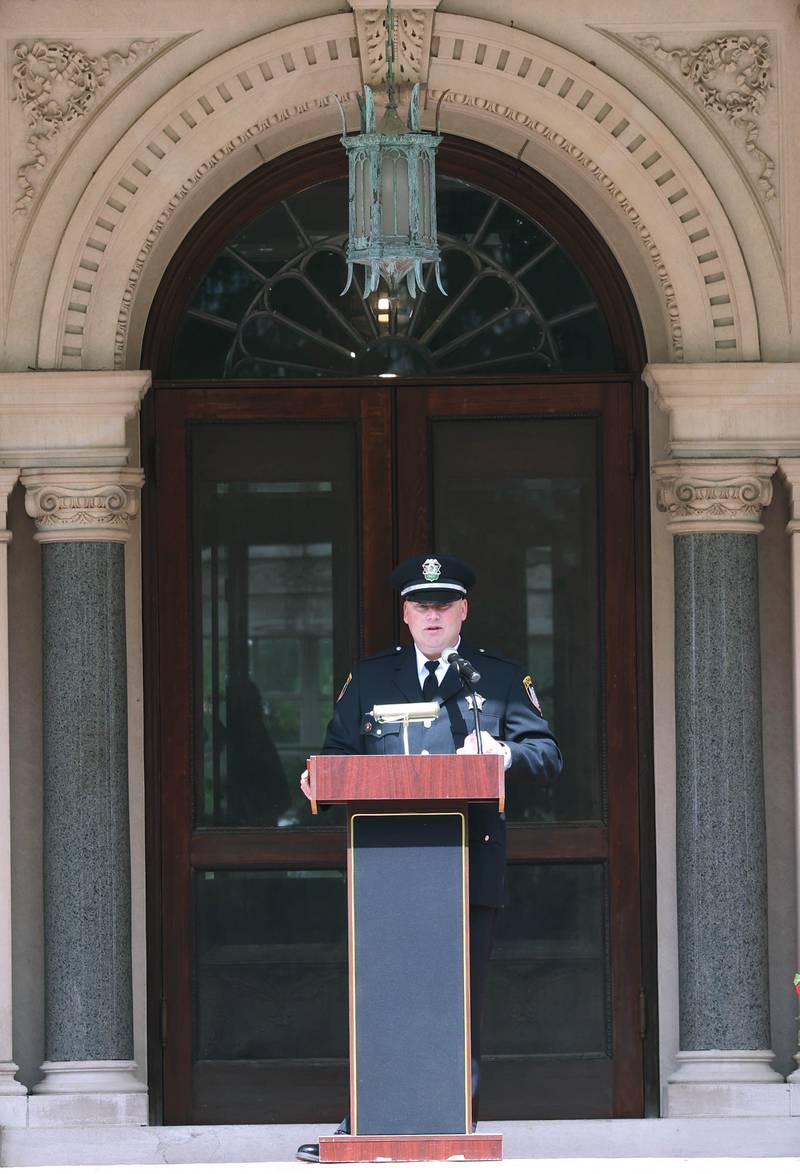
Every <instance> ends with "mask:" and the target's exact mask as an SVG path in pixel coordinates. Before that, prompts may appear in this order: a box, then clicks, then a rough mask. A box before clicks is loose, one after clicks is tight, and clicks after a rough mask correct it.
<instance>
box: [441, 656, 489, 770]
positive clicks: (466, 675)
mask: <svg viewBox="0 0 800 1174" xmlns="http://www.w3.org/2000/svg"><path fill="white" fill-rule="evenodd" d="M442 660H443V661H444V662H445V663H446V664H451V665H453V667H454V668H455V670H456V672H457V673H458V674H459V676H460V677H461V680H462V681H463V682H464V684H465V685H466V687H467V688H468V689H469V691H470V693H471V694H472V713H473V717H474V719H475V741H476V743H477V748H478V753H479V754H483V742H482V740H481V715H480V706H479V705H478V698H477V697H476V696H475V686H476V685H477V684H478V681H480V679H481V674H480V673H479V672H478V670H477V669H476V668H474V667H473V666H472V665H471V664H470V663H469V661H468V660H465V659H464V657H463V656H459V655H458V649H457V648H445V650H444V652H443V653H442Z"/></svg>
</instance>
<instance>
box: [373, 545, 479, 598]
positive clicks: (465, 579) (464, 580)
mask: <svg viewBox="0 0 800 1174" xmlns="http://www.w3.org/2000/svg"><path fill="white" fill-rule="evenodd" d="M474 582H475V572H474V571H473V569H472V567H468V566H467V564H466V563H462V561H461V559H458V558H453V556H452V555H449V554H417V555H415V556H414V557H413V558H407V559H406V561H405V562H403V563H400V565H399V566H398V567H395V569H394V571H393V572H392V578H391V583H392V586H393V587H394V589H395V590H396V591H399V592H400V596H401V598H402V599H412V600H417V601H420V602H427V603H450V602H452V600H454V599H464V597H465V596H466V594H467V591H468V590H469V589H470V587H471V586H472V585H473V583H474Z"/></svg>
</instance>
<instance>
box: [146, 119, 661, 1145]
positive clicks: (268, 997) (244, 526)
mask: <svg viewBox="0 0 800 1174" xmlns="http://www.w3.org/2000/svg"><path fill="white" fill-rule="evenodd" d="M439 166H440V175H441V177H442V181H441V192H440V204H439V207H440V224H441V229H442V243H443V251H444V261H445V265H444V272H445V282H446V285H447V286H448V290H449V296H448V298H447V299H442V298H441V297H440V295H438V294H434V293H432V292H429V293H428V294H426V295H424V296H423V297H422V298H421V299H420V301H419V302H417V303H416V304H412V303H409V302H407V301H405V300H404V299H393V298H389V297H387V296H386V293H385V291H379V293H378V295H376V296H375V298H374V299H372V300H371V301H368V302H367V303H362V301H361V299H360V297H359V296H358V294H357V293H353V294H352V296H348V298H346V299H342V300H341V302H339V300H338V291H339V290H340V289H341V287H342V284H343V280H342V279H341V278H342V271H343V261H342V253H341V244H342V239H343V232H344V225H345V222H346V221H345V216H344V212H343V203H342V201H343V198H345V199H346V191H345V188H344V181H343V175H344V156H343V152H342V151H341V148H340V147H339V145H338V143H324V144H317V145H315V146H314V148H312V149H306V150H302V151H300V152H296V153H294V154H293V155H291V156H287V157H285V158H284V159H282V160H279V161H277V162H276V163H272V164H270V165H268V166H267V167H265V168H264V169H262V170H261V171H260V172H258V173H256V174H255V175H253V176H251V177H249V178H248V179H246V180H244V181H243V182H242V183H241V184H240V185H239V186H238V187H237V188H236V189H235V190H234V191H232V192H230V193H228V195H226V196H225V197H224V199H223V200H220V201H219V202H218V203H217V205H215V206H214V207H213V208H212V209H211V210H210V211H209V213H207V214H206V216H205V217H204V218H203V220H202V221H201V222H200V224H198V226H197V228H196V229H195V231H194V232H193V233H192V234H191V236H190V237H189V238H188V239H187V241H185V242H184V245H183V246H182V248H181V249H180V250H179V252H178V254H177V255H176V257H175V258H174V260H173V263H172V265H171V267H170V270H169V271H168V273H167V274H166V276H165V279H164V281H163V282H162V285H161V288H160V290H159V295H158V297H157V299H156V302H155V304H154V306H153V310H152V312H151V315H150V319H149V323H148V330H147V335H146V340H145V361H146V362H147V363H148V364H149V365H150V366H152V368H153V370H154V373H155V375H156V380H157V381H156V384H155V387H154V392H153V395H152V397H151V400H150V403H149V405H148V409H147V416H146V420H145V432H146V441H147V443H148V444H151V443H152V446H153V452H154V454H155V455H154V458H153V469H152V477H151V481H150V486H151V488H150V489H149V490H148V499H147V501H146V503H145V509H146V524H147V527H148V533H149V534H150V536H151V547H150V549H151V552H152V556H153V557H152V561H151V572H152V573H151V575H150V583H151V591H152V598H153V607H152V608H151V609H150V610H151V612H152V613H153V614H154V616H155V615H157V623H156V621H155V620H154V626H153V631H152V632H151V641H150V647H151V655H150V664H151V666H152V671H151V673H150V680H151V686H152V688H151V698H150V707H149V708H150V713H151V719H152V720H151V723H150V761H151V767H152V770H151V782H150V793H151V800H152V802H151V811H152V814H153V820H152V827H153V841H154V848H155V841H156V840H157V842H158V853H159V858H160V861H161V876H160V879H159V881H158V883H157V885H156V883H155V880H154V877H153V869H152V868H151V870H150V876H151V897H152V899H151V911H152V913H153V919H152V920H153V923H154V925H157V926H158V928H157V930H156V931H155V932H154V935H153V940H152V941H151V958H152V960H153V961H152V966H151V976H153V977H154V978H155V979H156V982H157V988H158V992H159V994H160V998H159V1003H160V1006H159V1017H158V1022H160V1023H161V1024H162V1027H163V1030H162V1032H161V1035H162V1038H160V1039H159V1041H158V1043H159V1047H160V1048H161V1049H162V1051H161V1054H162V1055H163V1073H160V1074H159V1073H156V1074H154V1075H155V1076H156V1082H157V1078H158V1076H159V1075H162V1076H163V1100H164V1117H165V1120H166V1121H168V1122H180V1121H196V1122H210V1121H262V1120H274V1121H290V1120H298V1119H300V1120H325V1119H335V1118H336V1117H337V1116H340V1115H341V1114H342V1112H343V1109H344V1096H345V1084H346V1047H347V1044H346V1013H345V1000H346V996H345V966H346V955H345V949H344V945H345V936H344V934H345V921H344V901H343V871H342V870H343V866H344V838H343V834H342V831H341V829H340V828H339V827H338V826H337V817H336V813H335V812H329V813H328V814H327V815H326V816H324V817H323V818H322V819H320V820H317V821H314V823H313V825H312V821H311V820H310V817H309V816H308V813H307V811H306V810H305V808H304V806H303V805H302V804H301V803H300V802H299V796H298V794H297V789H296V784H295V778H296V775H297V773H298V771H299V768H300V767H301V765H302V763H303V761H304V759H305V757H306V755H307V754H308V753H311V752H313V751H314V749H315V748H316V747H317V746H318V745H319V743H320V741H321V738H322V733H323V730H324V725H325V721H326V718H327V715H328V714H329V712H330V708H331V705H332V701H333V697H334V695H335V692H336V691H337V689H338V686H339V685H340V684H341V682H342V681H343V680H344V677H345V675H346V673H347V670H348V667H349V664H350V662H351V661H352V659H353V658H354V657H355V656H358V655H360V654H364V653H367V654H368V653H370V652H374V651H377V650H379V649H380V648H382V647H385V646H386V645H387V644H390V643H391V642H393V641H394V640H396V639H400V638H402V634H401V632H400V630H399V625H398V617H397V615H396V609H395V607H394V603H393V601H392V599H391V594H390V592H389V590H388V587H387V583H386V580H387V577H388V573H389V570H390V568H391V566H392V565H393V563H394V561H395V560H396V559H397V558H402V557H406V556H407V555H409V554H411V553H413V552H414V551H416V550H421V549H424V548H426V547H428V546H429V545H431V543H435V544H438V545H439V546H440V547H442V548H445V549H451V550H454V551H457V552H458V553H459V554H461V555H462V557H465V558H467V559H468V560H469V561H471V562H473V563H474V565H475V566H476V568H477V570H478V573H479V587H478V589H477V590H476V592H475V594H474V599H473V612H472V616H473V617H474V618H471V621H470V626H471V631H472V633H473V635H474V636H476V637H478V638H479V639H480V640H481V641H483V642H485V643H486V644H488V645H490V646H492V647H495V648H497V649H499V650H502V651H504V652H506V653H507V654H508V655H511V656H515V657H517V658H518V659H520V660H525V661H530V662H531V663H532V665H533V666H534V671H535V672H536V673H537V675H538V684H539V691H540V693H541V694H542V700H543V703H544V705H545V709H546V712H547V715H548V716H549V717H550V718H551V719H552V720H553V722H554V725H555V728H556V731H557V733H558V735H559V737H560V740H561V741H562V745H563V746H564V750H565V755H566V758H567V763H568V766H567V770H566V772H565V775H564V779H563V782H562V783H561V784H560V785H559V786H558V787H556V788H553V789H552V791H548V790H546V789H542V790H541V791H536V792H531V791H528V792H526V793H520V794H519V795H515V796H511V797H510V803H509V820H510V821H511V827H510V832H511V836H510V844H511V847H510V860H511V865H510V888H511V892H512V903H511V905H510V907H509V909H508V910H507V911H506V913H505V914H504V915H503V919H502V922H501V926H500V929H499V933H498V945H497V949H496V953H495V963H494V974H493V989H492V992H491V994H490V1005H489V1010H488V1024H487V1041H488V1043H487V1045H486V1047H487V1050H488V1052H489V1053H490V1058H489V1059H488V1061H487V1064H486V1076H485V1081H484V1085H485V1092H484V1099H483V1105H484V1112H485V1115H486V1116H487V1117H503V1116H505V1117H511V1116H518V1117H540V1116H552V1117H569V1116H575V1117H591V1116H597V1117H606V1116H612V1115H620V1116H636V1115H640V1114H641V1113H642V1111H643V1106H644V1084H645V1072H644V1068H645V1065H644V1052H643V1038H642V1037H643V1029H642V993H643V991H644V988H645V979H644V978H643V950H642V940H641V909H640V892H641V885H642V876H641V870H640V804H639V781H640V770H639V757H640V756H639V747H638V736H639V726H638V694H637V671H639V672H641V657H639V660H638V662H637V591H638V599H639V601H640V602H641V598H642V585H641V583H639V584H637V565H636V559H637V553H638V556H639V557H640V559H641V546H640V545H639V547H638V548H637V530H638V534H639V535H641V532H642V525H643V524H644V523H643V518H644V503H643V502H642V501H641V500H640V501H638V502H637V499H636V496H635V487H636V484H637V481H636V450H637V435H638V438H639V440H643V428H642V419H641V413H642V411H643V407H642V399H641V397H639V396H637V394H636V392H637V383H638V381H637V379H636V378H635V375H636V373H637V372H638V371H639V370H640V369H641V366H642V365H643V361H644V356H643V354H642V346H641V334H640V331H639V328H638V322H637V319H636V314H635V309H634V308H633V307H632V305H631V301H630V297H629V295H628V292H627V290H626V288H625V284H624V281H623V279H622V276H621V274H620V272H619V270H618V268H617V267H616V265H615V264H614V262H613V259H612V258H611V255H610V253H609V251H608V249H607V247H606V246H605V245H604V243H603V242H602V241H601V240H600V239H599V238H598V236H597V234H596V233H595V232H594V231H593V230H592V228H591V226H590V225H589V224H588V222H587V221H586V220H585V218H584V217H583V216H582V215H580V214H579V213H578V212H577V210H576V209H575V208H574V207H572V206H571V205H569V204H568V203H567V202H566V201H565V200H564V199H563V197H561V196H560V195H559V194H558V193H557V192H556V191H555V189H553V188H552V187H551V185H549V184H547V183H545V182H544V181H542V180H541V179H540V178H539V177H537V176H536V175H535V173H533V172H532V171H530V169H528V168H527V167H524V166H523V165H519V164H514V163H513V162H510V161H509V160H508V159H506V158H504V157H501V156H498V155H496V154H495V153H493V152H491V151H487V150H486V149H485V148H477V147H476V146H475V144H471V143H470V144H467V143H463V142H459V141H448V142H446V143H445V144H443V147H442V149H441V153H440V165H439ZM637 509H638V513H639V522H638V523H637ZM264 780H267V783H266V785H265V783H264ZM156 812H157V813H158V818H157V819H156V818H155V817H156ZM156 934H157V935H158V936H157V940H156ZM154 993H155V992H154V991H153V989H152V988H151V1007H152V1006H153V1004H154V1002H155V998H154ZM153 1021H154V1022H156V1017H155V1015H154V1016H153ZM151 1054H157V1053H151Z"/></svg>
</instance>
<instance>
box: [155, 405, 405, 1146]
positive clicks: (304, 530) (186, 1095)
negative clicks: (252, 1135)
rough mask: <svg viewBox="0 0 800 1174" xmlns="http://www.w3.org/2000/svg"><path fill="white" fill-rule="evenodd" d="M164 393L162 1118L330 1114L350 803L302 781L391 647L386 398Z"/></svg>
mask: <svg viewBox="0 0 800 1174" xmlns="http://www.w3.org/2000/svg"><path fill="white" fill-rule="evenodd" d="M157 396H158V402H157V408H156V410H157V413H158V417H159V424H160V441H161V445H162V448H161V460H160V466H159V470H158V480H159V489H160V490H163V498H161V501H162V503H163V508H162V509H161V510H160V511H159V513H158V518H157V522H158V526H159V533H160V542H159V547H160V549H159V562H158V574H159V619H160V630H161V657H160V697H161V703H160V705H159V709H158V719H159V728H160V734H161V743H160V744H161V812H162V828H163V835H164V840H163V844H164V938H163V950H164V999H163V1003H162V1007H161V1019H162V1023H163V1024H164V1027H165V1031H164V1035H163V1041H162V1043H163V1047H164V1105H165V1112H164V1116H165V1120H166V1121H167V1122H168V1123H172V1122H181V1121H195V1122H205V1123H234V1122H259V1121H263V1122H270V1121H291V1120H307V1119H309V1114H310V1115H311V1116H312V1117H313V1118H314V1119H316V1120H334V1119H339V1118H340V1117H341V1116H342V1115H343V1114H344V1112H345V1111H346V1103H347V1046H348V1043H347V1035H348V1026H347V1025H348V1011H347V921H346V895H345V894H346V884H345V844H344V835H343V829H342V828H341V826H337V824H338V823H340V822H341V817H342V812H341V810H340V809H338V808H330V809H329V810H328V811H327V812H325V813H322V814H321V815H320V816H319V817H317V818H316V819H313V820H312V817H311V815H310V811H309V807H308V803H307V802H306V801H305V800H304V799H303V797H302V795H301V792H300V789H299V785H298V783H299V775H300V772H301V770H302V769H303V768H304V766H305V762H306V758H307V757H308V755H309V754H312V753H315V752H317V751H318V750H319V748H320V746H321V744H322V740H323V737H324V732H325V727H326V725H327V722H328V719H329V717H330V714H331V712H332V710H333V702H334V697H335V695H336V692H337V690H338V688H339V686H340V685H341V682H342V680H343V679H344V677H345V676H346V674H347V672H348V670H349V668H350V665H351V664H352V661H353V660H354V659H355V658H356V657H357V656H358V655H359V654H360V651H361V646H362V645H361V641H362V638H363V639H364V640H366V639H375V638H376V636H377V637H379V638H380V637H381V636H382V643H385V642H387V639H388V638H390V632H389V633H388V636H387V633H386V627H387V626H388V627H389V628H390V623H391V621H390V617H389V623H388V625H387V622H386V620H387V617H384V618H383V619H381V618H380V617H376V614H375V610H374V607H372V608H371V604H370V602H369V601H368V600H365V598H364V594H363V592H364V590H365V589H367V590H368V589H369V587H370V585H371V583H372V582H373V581H374V580H376V579H379V580H381V581H382V582H385V581H386V580H387V579H388V575H389V572H390V570H391V533H390V532H388V533H386V534H385V535H384V534H383V533H382V532H381V531H380V530H379V529H377V528H375V527H374V526H373V527H372V529H370V526H372V523H371V522H370V521H369V519H365V518H364V516H363V510H362V502H363V501H364V500H365V499H367V500H369V501H372V502H378V501H380V502H383V503H385V502H386V501H387V499H388V497H389V491H390V481H389V478H390V468H389V466H388V464H387V462H386V459H385V456H386V440H387V437H388V436H389V434H390V415H389V407H390V396H389V394H388V393H385V392H383V391H375V392H373V394H372V395H371V396H369V397H367V396H366V395H365V394H364V393H363V392H362V391H361V390H356V389H345V390H339V391H334V392H328V394H327V395H324V396H320V395H318V394H313V393H312V394H309V393H308V392H306V391H304V389H293V391H292V393H290V394H287V392H286V391H283V390H282V391H273V390H270V389H257V390H253V391H251V392H250V393H246V392H242V391H238V392H237V394H236V396H232V397H225V396H224V395H221V396H220V395H218V394H212V395H209V394H208V393H207V392H204V391H203V390H202V389H198V390H196V391H192V390H184V389H167V388H160V389H158V391H157ZM367 523H369V524H367ZM367 546H368V550H367V549H365V547H367ZM383 606H384V610H386V608H385V603H384V605H383ZM382 624H383V626H384V627H383V632H381V625H382Z"/></svg>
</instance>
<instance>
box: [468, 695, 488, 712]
mask: <svg viewBox="0 0 800 1174" xmlns="http://www.w3.org/2000/svg"><path fill="white" fill-rule="evenodd" d="M485 700H486V698H485V697H481V695H480V693H476V694H475V701H476V702H477V704H478V709H479V710H480V711H481V712H482V711H483V703H484V701H485ZM467 705H468V706H469V708H470V709H473V708H474V706H473V704H472V694H471V693H468V694H467Z"/></svg>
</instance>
